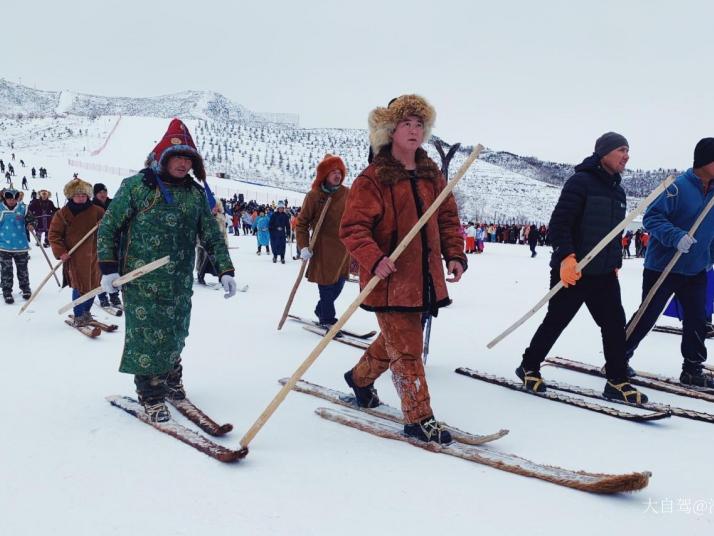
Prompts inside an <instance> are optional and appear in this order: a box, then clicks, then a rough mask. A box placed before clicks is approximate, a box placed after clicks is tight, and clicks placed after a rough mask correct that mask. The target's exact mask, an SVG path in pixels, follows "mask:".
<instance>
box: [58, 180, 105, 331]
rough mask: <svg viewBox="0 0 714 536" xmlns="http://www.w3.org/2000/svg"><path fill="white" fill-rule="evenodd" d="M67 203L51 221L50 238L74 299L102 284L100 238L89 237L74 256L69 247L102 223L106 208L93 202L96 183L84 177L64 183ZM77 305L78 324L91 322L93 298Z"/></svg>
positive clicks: (75, 309)
mask: <svg viewBox="0 0 714 536" xmlns="http://www.w3.org/2000/svg"><path fill="white" fill-rule="evenodd" d="M64 195H65V197H66V198H67V204H66V205H65V206H64V207H62V208H61V209H60V210H58V211H57V212H56V213H55V215H54V217H53V218H52V222H51V223H50V230H49V241H50V246H51V247H52V253H53V254H54V256H55V258H57V259H60V260H61V261H63V265H62V275H63V278H64V283H63V286H69V287H71V288H72V300H76V299H77V298H79V297H80V296H81V295H83V294H86V293H87V292H89V291H90V290H94V289H95V288H97V287H98V286H99V280H100V279H101V274H100V272H99V265H98V264H97V241H96V238H95V236H91V237H89V238H87V239H86V240H85V241H84V242H83V243H82V245H81V246H79V248H77V249H76V250H75V251H74V253H72V256H70V255H69V251H70V250H71V249H72V248H73V247H74V246H75V245H76V244H77V243H78V242H79V241H80V240H81V239H82V238H84V236H85V235H86V234H87V233H88V232H89V231H90V230H91V229H92V227H94V226H95V225H97V223H99V221H100V220H101V219H102V216H103V215H104V209H102V208H100V207H98V206H96V205H93V204H92V185H91V184H89V183H88V182H85V181H83V180H82V179H80V178H76V179H72V180H71V181H69V182H68V183H67V184H66V185H65V187H64ZM93 301H94V300H89V301H86V302H84V303H81V304H79V305H77V306H75V307H74V311H73V312H74V325H75V326H76V327H81V326H86V325H89V323H90V322H92V320H94V319H93V318H92V314H91V313H90V312H89V311H90V309H91V308H92V302H93Z"/></svg>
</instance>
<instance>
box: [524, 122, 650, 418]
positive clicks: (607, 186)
mask: <svg viewBox="0 0 714 536" xmlns="http://www.w3.org/2000/svg"><path fill="white" fill-rule="evenodd" d="M629 154H630V147H629V143H628V142H627V140H626V139H625V137H624V136H622V135H621V134H617V133H615V132H607V133H605V134H603V135H602V136H600V137H599V138H598V139H597V140H596V142H595V151H594V152H593V154H592V155H590V156H588V157H587V158H585V160H583V162H582V163H580V164H578V165H577V166H575V174H574V175H573V176H572V177H570V178H569V179H568V180H567V181H566V183H565V185H563V190H562V191H561V193H560V198H559V199H558V202H557V204H556V205H555V209H553V214H552V215H551V217H550V224H549V225H548V233H549V236H550V239H551V241H552V244H553V254H552V256H551V259H550V268H551V271H550V287H551V288H552V287H554V286H555V285H556V284H557V283H558V281H562V282H563V285H564V287H565V288H563V289H562V290H561V291H560V292H558V293H557V294H556V295H555V296H553V298H551V300H550V302H549V303H548V312H547V313H546V315H545V318H544V319H543V322H542V323H541V325H540V326H539V327H538V329H537V330H536V332H535V334H534V335H533V338H532V339H531V342H530V344H529V345H528V347H527V348H526V349H525V351H524V353H523V360H522V361H521V365H520V366H519V367H518V368H517V369H516V375H517V376H518V377H519V378H520V379H521V381H522V382H523V385H524V387H525V388H526V389H527V390H529V391H536V392H545V391H546V388H547V386H546V384H545V383H544V382H543V378H542V377H541V374H540V366H541V363H542V362H543V360H544V359H545V358H546V356H547V355H548V352H549V351H550V349H551V348H552V347H553V345H554V344H555V342H556V341H557V340H558V337H560V334H561V333H562V332H563V330H564V329H565V328H566V327H567V325H568V324H569V323H570V321H571V320H572V319H573V317H575V315H576V313H577V312H578V310H579V309H580V307H582V306H583V304H585V305H586V306H587V308H588V311H589V312H590V314H591V315H592V317H593V320H595V323H596V324H597V325H598V326H599V327H600V331H601V332H602V344H603V351H604V354H605V363H606V371H607V382H606V383H605V389H604V391H603V395H605V396H606V397H608V398H613V399H618V400H623V401H626V402H632V403H636V404H640V403H643V402H647V397H646V396H645V395H644V394H642V393H640V392H639V391H638V390H637V389H635V388H634V387H633V386H632V385H630V383H629V382H628V381H627V362H626V361H625V310H624V309H623V307H622V299H621V297H620V283H619V281H618V278H617V272H618V270H619V269H620V268H621V267H622V254H621V250H620V236H616V237H615V238H613V239H612V241H611V242H610V243H609V244H608V245H607V246H606V247H605V248H604V249H603V250H602V251H601V252H600V253H598V254H597V255H596V256H595V258H593V259H592V261H591V262H590V263H589V264H588V265H587V266H586V267H585V268H584V269H583V271H582V273H581V272H578V271H577V264H578V261H579V260H581V259H583V257H585V255H587V254H588V253H589V252H590V251H591V250H592V249H593V248H594V247H595V246H596V245H597V244H598V243H599V242H600V241H601V240H602V239H603V238H604V237H605V236H606V235H607V234H608V233H609V232H610V231H611V230H612V229H613V228H614V227H615V226H616V225H617V224H618V223H620V222H621V221H622V220H623V219H624V218H625V214H626V202H627V200H626V197H625V191H624V190H623V189H622V186H620V181H621V180H622V177H621V176H620V173H622V172H623V171H624V170H625V166H626V165H627V162H628V160H629V158H630V157H629Z"/></svg>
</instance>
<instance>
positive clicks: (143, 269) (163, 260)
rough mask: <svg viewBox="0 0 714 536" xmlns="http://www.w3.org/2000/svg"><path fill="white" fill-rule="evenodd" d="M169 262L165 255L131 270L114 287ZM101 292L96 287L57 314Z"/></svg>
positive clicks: (101, 290)
mask: <svg viewBox="0 0 714 536" xmlns="http://www.w3.org/2000/svg"><path fill="white" fill-rule="evenodd" d="M169 260H170V258H169V256H168V255H166V257H161V258H160V259H157V260H155V261H153V262H150V263H149V264H145V265H144V266H140V267H139V268H137V269H136V270H132V271H131V272H129V273H128V274H124V275H123V276H121V277H119V278H117V279H116V280H115V281H114V286H115V287H118V286H121V285H124V284H125V283H128V282H129V281H133V280H134V279H138V278H140V277H141V276H144V275H146V274H148V273H149V272H153V271H154V270H156V269H157V268H161V267H162V266H164V265H165V264H168V262H169ZM102 292H104V290H103V289H102V287H97V288H95V289H94V290H90V291H89V292H87V293H86V294H83V295H82V296H80V297H79V298H77V299H76V300H74V301H73V302H71V303H68V304H67V305H63V306H62V307H61V308H60V309H59V311H57V312H58V313H59V314H62V313H64V312H67V311H69V310H70V309H72V308H73V307H75V306H76V305H79V304H80V303H84V302H86V301H89V300H91V299H92V298H94V297H95V296H97V295H98V294H101V293H102Z"/></svg>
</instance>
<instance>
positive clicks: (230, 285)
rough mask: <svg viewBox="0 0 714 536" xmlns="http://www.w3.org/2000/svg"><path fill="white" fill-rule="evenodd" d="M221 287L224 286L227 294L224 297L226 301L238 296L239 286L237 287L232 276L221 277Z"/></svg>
mask: <svg viewBox="0 0 714 536" xmlns="http://www.w3.org/2000/svg"><path fill="white" fill-rule="evenodd" d="M221 285H223V290H225V291H226V293H225V294H224V295H223V297H224V298H225V299H228V298H232V297H233V296H235V295H236V290H238V285H236V280H235V278H233V277H232V276H230V275H224V276H222V277H221Z"/></svg>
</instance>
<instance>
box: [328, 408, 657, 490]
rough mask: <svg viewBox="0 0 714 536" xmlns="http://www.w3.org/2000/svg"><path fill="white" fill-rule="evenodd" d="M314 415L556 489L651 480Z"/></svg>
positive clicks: (375, 422)
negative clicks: (546, 462) (557, 464)
mask: <svg viewBox="0 0 714 536" xmlns="http://www.w3.org/2000/svg"><path fill="white" fill-rule="evenodd" d="M315 413H317V414H318V415H319V416H320V417H322V418H323V419H327V420H330V421H334V422H337V423H340V424H344V425H346V426H351V427H352V428H356V429H357V430H362V431H364V432H368V433H370V434H374V435H376V436H379V437H384V438H387V439H396V440H398V441H404V442H405V443H409V444H410V445H413V446H415V447H419V448H422V449H424V450H428V451H431V452H438V453H441V454H448V455H450V456H456V457H457V458H462V459H464V460H469V461H472V462H476V463H480V464H483V465H488V466H490V467H493V468H494V469H500V470H501V471H508V472H509V473H514V474H517V475H522V476H527V477H531V478H538V479H540V480H545V481H546V482H552V483H553V484H558V485H559V486H565V487H568V488H573V489H578V490H581V491H589V492H592V493H608V494H610V493H621V492H626V491H637V490H641V489H643V488H645V487H646V486H647V484H648V483H649V479H650V477H651V476H652V473H650V472H649V471H642V472H635V473H627V474H620V475H612V474H601V473H588V472H585V471H573V470H570V469H563V468H561V467H555V466H552V465H542V464H539V463H535V462H532V461H530V460H527V459H525V458H521V457H520V456H516V455H515V454H509V453H507V452H499V451H498V450H497V449H495V448H493V447H490V446H488V445H482V446H478V445H465V444H463V443H460V442H458V441H452V442H451V443H450V444H448V445H439V444H438V443H434V442H428V443H426V442H424V441H419V440H417V439H414V438H411V437H408V436H406V435H404V432H403V430H402V426H401V425H400V424H397V423H394V422H392V421H388V420H386V419H382V418H380V417H376V416H374V415H367V414H365V413H362V412H358V411H354V410H351V409H347V408H334V409H332V408H317V409H316V410H315Z"/></svg>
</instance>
